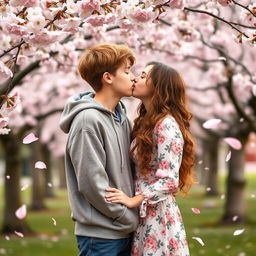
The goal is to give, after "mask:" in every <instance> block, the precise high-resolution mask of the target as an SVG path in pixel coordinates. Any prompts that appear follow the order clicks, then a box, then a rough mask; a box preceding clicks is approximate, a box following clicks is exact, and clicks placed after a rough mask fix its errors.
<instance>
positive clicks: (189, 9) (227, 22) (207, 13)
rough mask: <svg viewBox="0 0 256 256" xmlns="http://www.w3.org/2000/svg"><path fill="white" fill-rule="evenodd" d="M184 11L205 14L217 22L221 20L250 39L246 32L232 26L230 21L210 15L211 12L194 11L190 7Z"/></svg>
mask: <svg viewBox="0 0 256 256" xmlns="http://www.w3.org/2000/svg"><path fill="white" fill-rule="evenodd" d="M184 10H187V11H190V12H197V13H203V14H206V15H209V16H212V17H213V18H215V19H217V20H220V21H222V22H224V23H226V24H227V25H229V26H230V27H231V28H232V29H234V30H236V31H237V32H239V33H240V34H242V35H243V36H245V37H246V38H249V36H248V35H246V34H245V33H244V32H242V31H241V30H240V29H238V28H236V27H235V26H234V25H232V24H231V23H230V22H229V21H227V20H225V19H223V18H220V17H219V16H217V15H214V14H213V13H210V12H207V11H204V10H196V9H192V8H188V7H185V8H184Z"/></svg>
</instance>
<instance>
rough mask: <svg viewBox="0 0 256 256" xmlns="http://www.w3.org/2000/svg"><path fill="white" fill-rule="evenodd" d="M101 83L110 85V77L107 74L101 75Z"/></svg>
mask: <svg viewBox="0 0 256 256" xmlns="http://www.w3.org/2000/svg"><path fill="white" fill-rule="evenodd" d="M102 82H103V83H105V84H112V75H111V74H110V73H109V72H105V73H103V75H102Z"/></svg>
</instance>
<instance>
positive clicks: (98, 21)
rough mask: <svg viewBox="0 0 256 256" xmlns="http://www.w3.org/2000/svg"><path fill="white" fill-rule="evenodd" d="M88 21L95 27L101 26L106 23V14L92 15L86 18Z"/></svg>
mask: <svg viewBox="0 0 256 256" xmlns="http://www.w3.org/2000/svg"><path fill="white" fill-rule="evenodd" d="M86 21H87V22H88V23H90V24H91V25H92V26H94V27H99V26H102V25H103V24H105V16H104V15H92V16H90V17H89V18H87V19H86Z"/></svg>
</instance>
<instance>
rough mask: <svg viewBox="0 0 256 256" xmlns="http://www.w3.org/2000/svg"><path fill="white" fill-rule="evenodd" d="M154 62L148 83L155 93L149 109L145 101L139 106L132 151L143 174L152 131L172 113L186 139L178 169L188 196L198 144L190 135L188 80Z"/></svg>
mask: <svg viewBox="0 0 256 256" xmlns="http://www.w3.org/2000/svg"><path fill="white" fill-rule="evenodd" d="M149 65H152V66H153V67H152V69H151V70H150V72H149V74H148V76H147V79H146V84H148V83H149V81H150V83H151V84H152V86H153V88H154V93H153V96H152V100H151V104H150V108H149V109H148V111H147V110H146V108H145V106H144V105H143V103H141V104H140V105H139V107H138V113H139V116H138V117H137V118H136V119H135V121H134V128H133V131H132V138H133V139H134V138H136V144H135V146H134V147H133V148H132V150H131V152H130V153H131V154H132V152H133V151H134V150H135V148H136V150H137V154H136V158H137V161H138V166H139V168H140V172H141V173H142V174H144V175H145V174H146V173H147V171H148V170H149V166H150V162H151V160H152V159H151V158H152V152H153V147H154V142H153V130H154V128H155V126H156V124H157V123H158V122H160V121H161V120H162V119H163V118H164V117H166V116H168V115H169V116H170V115H171V116H173V117H174V118H175V120H176V122H177V123H178V125H179V128H180V130H181V133H182V135H183V139H184V147H183V157H182V162H181V167H180V170H179V189H180V191H181V192H182V194H183V195H186V194H187V193H188V191H189V189H190V187H191V186H192V184H194V183H195V173H194V170H193V166H194V153H195V149H194V148H195V147H194V142H193V139H192V136H191V134H190V120H191V118H192V115H191V113H190V112H189V110H188V109H187V106H186V94H185V82H184V80H183V79H182V77H181V76H180V74H179V73H178V72H177V71H176V70H175V69H173V68H171V67H169V66H167V65H165V64H162V63H159V62H150V63H148V64H147V66H149Z"/></svg>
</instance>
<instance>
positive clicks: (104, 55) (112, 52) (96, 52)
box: [78, 44, 135, 92]
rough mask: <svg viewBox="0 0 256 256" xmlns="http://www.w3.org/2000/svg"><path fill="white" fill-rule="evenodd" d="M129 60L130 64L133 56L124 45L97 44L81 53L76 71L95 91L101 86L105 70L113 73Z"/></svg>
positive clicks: (132, 62)
mask: <svg viewBox="0 0 256 256" xmlns="http://www.w3.org/2000/svg"><path fill="white" fill-rule="evenodd" d="M126 61H129V62H130V63H129V64H130V65H131V66H132V65H133V64H134V62H135V56H134V54H133V52H132V50H131V49H130V48H129V47H128V46H126V45H117V44H98V45H95V46H93V47H91V48H88V49H86V50H85V52H84V53H83V55H82V57H81V59H80V61H79V64H78V71H79V73H80V75H81V77H82V78H83V79H84V80H85V81H86V82H87V83H89V84H90V85H91V87H92V88H93V89H94V90H95V91H96V92H97V91H99V90H101V88H102V81H101V79H102V76H103V74H104V73H105V72H109V73H111V74H113V75H115V73H116V71H117V69H118V68H119V67H120V66H121V65H122V64H124V63H125V62H126Z"/></svg>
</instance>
